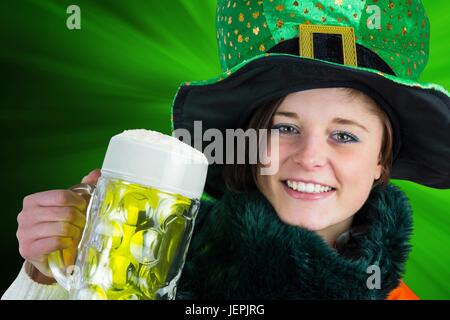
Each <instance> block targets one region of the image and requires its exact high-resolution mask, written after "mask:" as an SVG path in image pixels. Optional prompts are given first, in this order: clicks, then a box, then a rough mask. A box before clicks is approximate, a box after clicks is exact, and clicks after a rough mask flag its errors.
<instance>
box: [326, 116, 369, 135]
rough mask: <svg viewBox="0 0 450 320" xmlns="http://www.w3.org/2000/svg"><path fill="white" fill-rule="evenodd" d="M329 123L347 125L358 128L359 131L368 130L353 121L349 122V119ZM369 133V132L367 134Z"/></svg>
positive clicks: (338, 119) (337, 119)
mask: <svg viewBox="0 0 450 320" xmlns="http://www.w3.org/2000/svg"><path fill="white" fill-rule="evenodd" d="M331 123H336V124H347V125H353V126H357V127H360V128H361V129H363V130H365V131H367V132H369V130H367V128H366V127H364V126H363V125H362V124H360V123H358V122H356V121H354V120H350V119H344V118H334V119H333V120H332V121H331ZM369 133H370V132H369Z"/></svg>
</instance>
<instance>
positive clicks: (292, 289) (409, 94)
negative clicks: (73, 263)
mask: <svg viewBox="0 0 450 320" xmlns="http://www.w3.org/2000/svg"><path fill="white" fill-rule="evenodd" d="M217 9H218V10H217V37H218V44H219V52H220V59H221V63H222V68H223V71H224V73H223V74H222V75H221V76H220V77H219V78H217V79H214V80H210V81H202V82H198V83H189V84H188V83H186V84H184V85H183V86H181V87H180V90H179V92H178V94H177V96H176V99H175V101H174V106H173V129H179V128H183V129H187V130H189V131H190V132H191V134H192V135H193V133H194V121H199V120H201V121H202V127H203V130H206V129H209V128H215V129H219V130H221V131H222V132H225V130H226V129H228V128H231V129H238V128H243V129H248V128H252V129H257V130H258V129H276V130H278V133H279V152H278V159H279V169H278V171H277V172H276V173H275V174H273V175H262V174H260V169H261V168H263V165H262V164H256V165H251V164H245V165H238V164H235V165H220V164H212V165H211V166H210V169H209V172H208V179H207V183H206V189H205V191H206V193H207V194H208V195H209V196H211V197H210V199H209V200H204V201H203V202H202V204H201V207H200V212H199V215H198V218H197V221H196V227H195V231H194V232H195V233H194V235H193V238H192V242H191V245H190V248H189V252H188V256H187V260H186V264H185V267H184V270H183V273H182V276H181V279H180V282H179V288H178V294H177V298H179V299H208V298H211V299H251V298H262V299H386V298H389V299H413V298H416V296H415V295H414V294H413V293H412V292H411V291H410V290H409V289H408V287H407V286H406V285H405V284H404V283H403V282H402V280H401V277H402V274H403V271H404V264H405V261H406V259H407V256H408V252H409V250H410V245H409V237H410V234H411V229H412V223H411V208H410V206H409V204H408V201H407V199H406V196H405V195H404V194H403V192H402V191H401V190H399V188H397V187H395V186H393V185H391V184H389V182H388V179H389V177H392V178H399V179H407V180H410V181H414V182H417V183H421V184H423V185H427V186H430V187H435V188H448V187H449V185H450V179H449V174H448V159H449V155H450V154H449V153H450V151H449V150H450V146H449V142H448V139H447V137H448V134H443V132H445V133H448V121H449V119H450V107H449V106H450V103H449V102H450V99H449V95H448V94H447V92H446V91H445V90H444V89H443V88H441V87H439V86H436V85H430V84H421V83H419V82H416V81H417V78H418V77H419V74H420V72H421V71H422V70H423V68H424V66H425V63H426V59H427V53H428V30H429V25H428V19H427V17H426V15H425V12H424V9H423V7H422V4H421V2H420V1H419V0H411V1H406V2H405V1H392V0H391V1H388V0H378V1H370V0H368V1H362V2H357V3H355V2H352V3H351V4H347V3H346V1H334V0H329V1H321V2H320V3H319V2H315V1H309V0H303V1H290V0H289V1H288V0H274V1H264V2H263V1H257V0H249V1H227V0H219V1H218V8H217ZM398 17H403V20H402V22H403V23H399V22H398ZM394 20H395V21H394ZM224 136H225V134H224ZM267 147H268V150H269V152H270V151H272V149H271V147H272V145H270V144H269V145H268V146H267ZM98 175H99V172H98V171H94V172H92V173H91V174H90V175H89V176H88V177H86V179H85V180H84V182H87V183H95V181H96V179H97V178H98ZM83 210H85V201H84V200H83V199H82V198H80V197H78V196H76V195H75V194H73V193H70V192H69V191H63V190H53V191H47V192H44V193H39V194H34V195H31V196H28V197H27V198H26V199H25V200H24V209H23V211H22V212H21V213H20V215H19V219H18V220H19V230H18V238H19V244H20V251H21V254H22V256H23V257H24V258H25V259H26V263H25V265H24V268H23V270H22V271H21V273H20V274H19V276H18V278H17V280H16V281H15V282H14V283H13V285H12V286H11V287H10V289H9V290H8V291H7V292H6V293H5V295H4V296H3V298H16V299H17V298H22V299H25V298H30V299H36V298H47V299H49V298H50V299H51V298H53V299H55V298H59V299H62V298H65V297H66V296H67V295H66V293H65V292H64V291H63V290H62V289H61V288H60V287H59V286H58V285H57V284H55V283H54V281H53V279H52V275H51V273H49V271H48V267H47V265H46V257H47V255H48V253H49V252H52V251H55V250H57V249H61V248H66V247H70V246H73V245H74V244H76V243H78V241H79V234H80V231H81V230H82V228H83V220H82V218H81V216H82V211H83ZM38 225H39V227H38ZM62 227H64V228H62ZM61 230H63V231H62V232H61ZM44 235H45V236H46V237H44ZM43 238H45V239H47V240H42V239H43ZM67 238H71V239H72V240H73V241H67ZM63 239H66V240H63Z"/></svg>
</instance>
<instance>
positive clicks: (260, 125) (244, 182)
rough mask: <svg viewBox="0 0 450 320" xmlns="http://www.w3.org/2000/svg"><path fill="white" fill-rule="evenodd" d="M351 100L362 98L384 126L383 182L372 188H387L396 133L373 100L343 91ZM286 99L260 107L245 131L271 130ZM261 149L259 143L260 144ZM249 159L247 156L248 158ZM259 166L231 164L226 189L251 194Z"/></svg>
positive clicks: (228, 166) (378, 182) (345, 89)
mask: <svg viewBox="0 0 450 320" xmlns="http://www.w3.org/2000/svg"><path fill="white" fill-rule="evenodd" d="M341 89H342V90H344V91H343V92H344V94H345V95H346V96H347V97H348V98H349V99H357V98H360V99H362V100H364V101H365V102H366V103H367V104H368V105H369V110H370V111H371V112H372V113H373V114H374V115H376V116H377V117H378V118H379V119H380V120H381V123H382V125H383V137H382V143H381V150H380V163H381V166H382V171H381V175H380V178H379V179H377V180H375V182H374V184H373V187H375V186H377V185H386V184H387V183H388V182H389V175H390V171H391V167H392V145H393V130H392V125H391V122H390V120H389V117H388V116H387V114H386V113H385V112H384V111H383V109H381V107H380V106H379V105H378V104H377V103H376V102H375V100H373V99H372V98H371V97H369V96H368V95H366V94H365V93H363V92H362V91H359V90H356V89H352V88H341ZM284 98H285V97H282V98H279V99H275V100H271V101H269V102H266V103H265V104H263V105H261V106H260V107H258V108H257V109H256V111H255V113H254V114H253V116H252V118H251V119H250V121H249V122H248V125H247V127H246V128H245V129H249V128H252V129H255V130H260V129H270V127H271V126H272V125H271V122H272V118H273V115H274V113H275V111H276V110H277V109H278V107H279V106H280V105H281V103H282V102H283V100H284ZM258 145H259V142H258ZM248 150H249V144H248V140H246V143H245V152H246V153H248ZM246 157H247V158H246V159H248V154H246ZM257 169H258V164H249V163H248V162H246V163H245V164H228V165H225V166H224V170H223V172H222V175H223V179H224V181H225V185H226V187H227V188H228V189H229V190H231V191H233V192H238V193H241V192H250V191H252V190H254V189H255V188H256V181H257V180H256V178H257Z"/></svg>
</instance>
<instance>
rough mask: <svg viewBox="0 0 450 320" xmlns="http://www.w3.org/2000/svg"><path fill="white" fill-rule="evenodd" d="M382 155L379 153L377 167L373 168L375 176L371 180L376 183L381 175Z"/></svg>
mask: <svg viewBox="0 0 450 320" xmlns="http://www.w3.org/2000/svg"><path fill="white" fill-rule="evenodd" d="M381 159H382V155H381V153H380V156H379V157H378V163H377V167H376V168H375V174H374V177H373V179H374V180H375V181H377V180H378V179H380V177H381V173H382V172H383V165H382V164H381Z"/></svg>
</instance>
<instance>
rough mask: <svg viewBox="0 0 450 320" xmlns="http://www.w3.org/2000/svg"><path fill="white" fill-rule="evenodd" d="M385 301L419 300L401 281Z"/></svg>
mask: <svg viewBox="0 0 450 320" xmlns="http://www.w3.org/2000/svg"><path fill="white" fill-rule="evenodd" d="M386 300H419V297H418V296H416V294H415V293H414V292H412V290H411V289H410V288H409V287H408V286H407V285H406V283H404V282H403V280H401V281H400V284H399V286H398V287H397V288H395V289H394V290H392V291H391V293H390V294H389V296H388V297H387V299H386Z"/></svg>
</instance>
